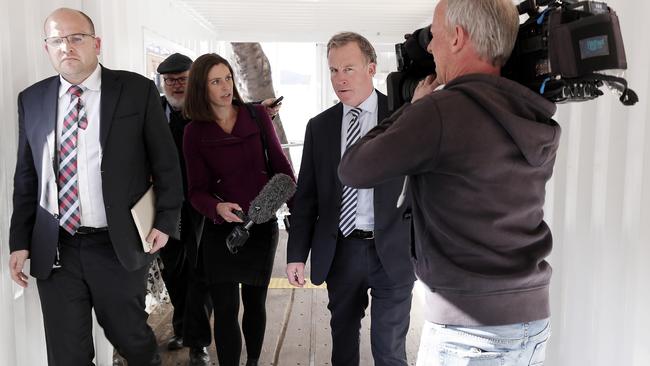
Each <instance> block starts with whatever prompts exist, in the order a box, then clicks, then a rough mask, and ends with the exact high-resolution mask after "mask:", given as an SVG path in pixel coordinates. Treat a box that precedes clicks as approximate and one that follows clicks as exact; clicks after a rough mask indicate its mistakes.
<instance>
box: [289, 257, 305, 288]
mask: <svg viewBox="0 0 650 366" xmlns="http://www.w3.org/2000/svg"><path fill="white" fill-rule="evenodd" d="M287 279H288V280H289V283H290V284H292V285H293V286H295V287H303V286H304V285H305V264H304V263H302V262H293V263H289V264H287Z"/></svg>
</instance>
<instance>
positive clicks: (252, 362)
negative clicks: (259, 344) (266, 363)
mask: <svg viewBox="0 0 650 366" xmlns="http://www.w3.org/2000/svg"><path fill="white" fill-rule="evenodd" d="M258 361H259V360H258V359H257V358H249V359H248V360H247V361H246V366H258V363H257V362H258Z"/></svg>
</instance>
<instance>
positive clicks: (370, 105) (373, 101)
mask: <svg viewBox="0 0 650 366" xmlns="http://www.w3.org/2000/svg"><path fill="white" fill-rule="evenodd" d="M353 108H359V109H361V112H362V113H363V112H371V113H374V112H375V111H376V110H377V91H376V90H374V89H373V91H372V93H370V95H369V96H368V98H366V100H364V101H363V102H361V104H359V106H358V107H352V106H349V105H347V104H343V115H344V116H347V115H348V112H350V110H352V109H353Z"/></svg>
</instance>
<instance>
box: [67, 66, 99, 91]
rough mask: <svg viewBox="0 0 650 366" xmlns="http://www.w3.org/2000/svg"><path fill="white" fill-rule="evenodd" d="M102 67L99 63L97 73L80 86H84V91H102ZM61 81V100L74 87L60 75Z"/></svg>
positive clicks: (94, 72)
mask: <svg viewBox="0 0 650 366" xmlns="http://www.w3.org/2000/svg"><path fill="white" fill-rule="evenodd" d="M101 76H102V66H101V65H100V64H99V62H98V63H97V67H96V68H95V71H93V73H92V74H90V76H88V77H87V78H86V80H84V81H83V82H82V83H81V84H80V85H81V86H83V88H84V90H93V91H100V90H101V86H102V77H101ZM59 79H60V80H61V87H60V88H59V98H61V97H62V96H63V95H64V94H65V93H67V92H68V89H70V87H71V86H72V84H71V83H70V82H69V81H67V80H66V79H64V78H63V76H61V75H59Z"/></svg>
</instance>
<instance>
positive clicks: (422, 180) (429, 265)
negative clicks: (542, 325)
mask: <svg viewBox="0 0 650 366" xmlns="http://www.w3.org/2000/svg"><path fill="white" fill-rule="evenodd" d="M555 109H556V108H555V105H554V104H553V103H551V102H549V101H547V100H546V99H544V98H542V97H541V96H540V95H538V94H536V93H534V92H532V91H531V90H529V89H527V88H526V87H524V86H522V85H520V84H518V83H516V82H514V81H511V80H508V79H505V78H502V77H498V76H492V75H487V74H472V75H465V76H462V77H459V78H456V79H454V80H452V81H451V82H450V83H448V84H447V85H446V86H445V87H444V89H443V90H440V91H436V92H433V93H431V94H430V95H427V96H425V97H423V98H422V99H421V100H419V101H417V102H415V103H413V104H412V105H407V106H405V107H403V108H402V109H400V110H398V111H397V112H396V113H395V114H394V115H393V116H391V117H390V118H388V119H387V120H385V121H384V122H382V123H381V124H380V125H378V126H377V127H376V128H375V129H373V130H372V131H370V132H369V133H368V134H367V135H366V136H364V137H363V138H362V139H361V140H360V141H359V142H358V143H357V144H356V145H354V146H353V147H352V148H350V149H348V151H347V152H346V154H345V155H344V157H343V158H342V160H341V165H340V167H339V176H340V178H341V181H342V182H343V184H346V185H349V186H352V187H359V188H367V187H372V186H373V185H376V184H378V183H380V182H382V181H384V180H386V179H390V178H394V177H396V176H401V175H407V176H409V184H408V190H409V193H410V196H411V200H412V202H411V204H412V207H413V228H412V238H411V246H412V255H413V261H414V264H415V267H416V273H417V275H418V277H419V278H420V280H422V281H423V282H424V283H425V284H426V285H427V286H428V288H429V289H430V292H429V293H428V294H427V304H428V308H427V312H426V315H425V316H426V318H427V320H429V321H432V322H434V323H439V324H453V325H467V326H472V325H504V324H512V323H520V322H527V321H533V320H538V319H543V318H546V317H548V316H549V298H548V297H549V296H548V285H549V280H550V277H551V267H550V265H549V264H548V263H547V262H546V261H545V260H544V258H545V257H546V256H547V255H548V254H549V253H550V251H551V246H552V238H551V232H550V229H549V228H548V226H547V225H546V223H545V222H544V213H543V206H544V198H545V193H546V191H545V185H546V182H547V181H548V180H549V179H550V177H551V175H552V172H553V164H554V163H555V154H556V150H557V147H558V143H559V138H560V127H559V125H558V124H557V123H556V122H555V121H554V120H552V119H551V116H552V115H553V114H554V113H555ZM405 245H406V243H405Z"/></svg>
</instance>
